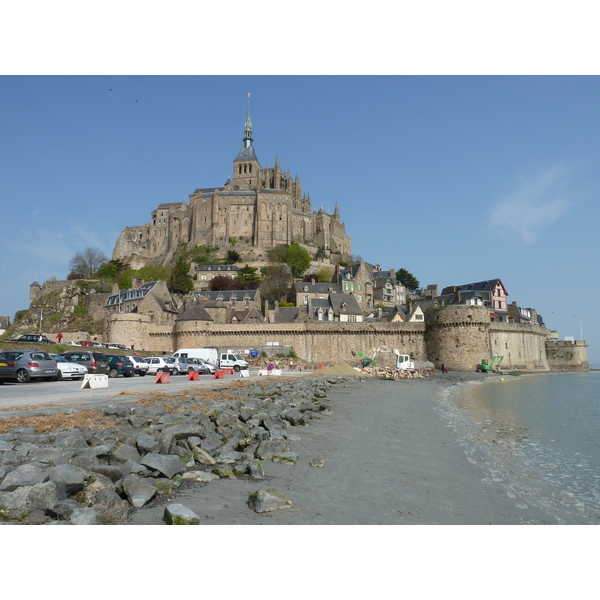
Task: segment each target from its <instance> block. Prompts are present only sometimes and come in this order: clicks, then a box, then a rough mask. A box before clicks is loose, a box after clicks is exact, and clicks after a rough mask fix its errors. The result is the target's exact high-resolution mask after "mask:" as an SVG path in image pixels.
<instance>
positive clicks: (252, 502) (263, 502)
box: [248, 489, 293, 513]
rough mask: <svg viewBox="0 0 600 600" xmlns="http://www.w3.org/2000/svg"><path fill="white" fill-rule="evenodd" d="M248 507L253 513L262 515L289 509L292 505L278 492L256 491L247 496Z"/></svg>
mask: <svg viewBox="0 0 600 600" xmlns="http://www.w3.org/2000/svg"><path fill="white" fill-rule="evenodd" d="M248 505H249V506H250V508H251V509H252V510H254V512H257V513H264V512H271V511H273V510H283V509H286V508H291V507H292V506H293V504H292V503H291V501H290V500H288V499H287V498H286V497H285V496H284V495H283V494H282V493H281V492H280V491H278V490H273V489H269V490H258V491H257V492H254V493H252V494H250V495H249V496H248Z"/></svg>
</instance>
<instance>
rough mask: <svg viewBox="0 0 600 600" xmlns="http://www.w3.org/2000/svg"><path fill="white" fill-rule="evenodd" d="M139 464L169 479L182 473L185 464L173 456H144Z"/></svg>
mask: <svg viewBox="0 0 600 600" xmlns="http://www.w3.org/2000/svg"><path fill="white" fill-rule="evenodd" d="M140 464H141V465H144V466H146V467H150V468H151V469H154V470H155V471H158V472H159V473H162V474H163V475H164V476H165V477H168V478H169V479H171V478H172V477H173V476H174V475H176V474H177V473H183V472H184V471H185V469H186V466H185V463H184V462H183V461H182V460H181V458H180V457H179V456H177V455H174V454H167V455H164V454H146V456H144V458H143V459H142V460H141V461H140Z"/></svg>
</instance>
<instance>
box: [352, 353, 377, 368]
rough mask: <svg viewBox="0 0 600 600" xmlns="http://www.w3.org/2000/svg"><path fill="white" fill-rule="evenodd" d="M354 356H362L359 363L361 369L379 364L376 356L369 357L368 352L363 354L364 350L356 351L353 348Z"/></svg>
mask: <svg viewBox="0 0 600 600" xmlns="http://www.w3.org/2000/svg"><path fill="white" fill-rule="evenodd" d="M352 356H360V357H361V358H362V360H361V361H360V365H359V367H360V368H361V369H365V368H366V367H376V366H377V362H376V361H375V359H374V358H369V357H368V356H367V355H366V354H363V353H362V352H355V351H354V350H352Z"/></svg>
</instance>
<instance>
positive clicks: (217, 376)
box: [213, 371, 223, 379]
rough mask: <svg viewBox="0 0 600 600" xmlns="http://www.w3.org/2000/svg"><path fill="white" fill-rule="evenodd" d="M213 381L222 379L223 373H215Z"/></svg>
mask: <svg viewBox="0 0 600 600" xmlns="http://www.w3.org/2000/svg"><path fill="white" fill-rule="evenodd" d="M213 379H223V371H215V375H214V377H213Z"/></svg>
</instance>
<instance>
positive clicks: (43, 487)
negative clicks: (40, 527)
mask: <svg viewBox="0 0 600 600" xmlns="http://www.w3.org/2000/svg"><path fill="white" fill-rule="evenodd" d="M66 497H67V493H66V492H65V488H64V486H62V485H57V484H56V483H54V482H53V481H47V482H45V483H38V484H36V485H28V486H23V487H19V488H17V489H16V490H14V491H12V492H0V515H2V516H3V517H4V518H9V519H16V520H22V519H23V518H24V517H25V516H26V515H27V514H28V513H30V512H31V511H32V510H35V509H38V508H39V509H41V510H44V511H45V510H47V509H49V508H52V507H53V506H54V505H55V504H56V503H58V502H60V501H61V500H65V499H66Z"/></svg>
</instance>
